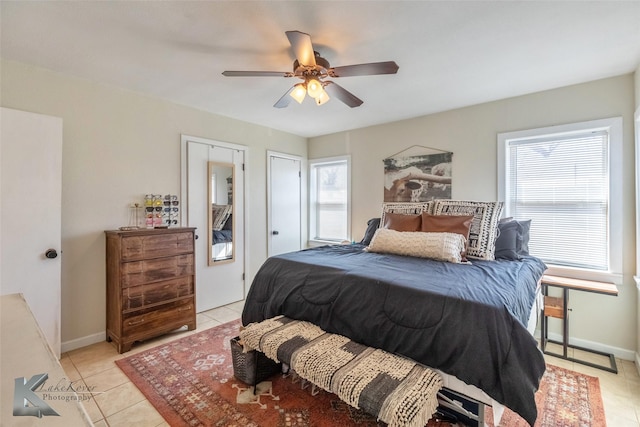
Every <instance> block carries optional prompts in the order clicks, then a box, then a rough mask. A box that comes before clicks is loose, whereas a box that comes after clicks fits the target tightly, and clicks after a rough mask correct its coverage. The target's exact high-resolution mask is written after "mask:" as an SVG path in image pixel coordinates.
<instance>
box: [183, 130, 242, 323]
mask: <svg viewBox="0 0 640 427" xmlns="http://www.w3.org/2000/svg"><path fill="white" fill-rule="evenodd" d="M238 147H239V148H242V149H238ZM244 148H245V147H243V146H236V145H235V144H227V143H222V142H217V141H212V140H207V139H203V138H195V137H186V136H183V156H185V159H186V162H183V169H184V170H183V173H182V176H183V186H182V187H183V196H182V199H183V201H182V203H183V206H184V205H185V204H186V208H187V209H186V212H185V217H186V218H184V217H183V220H184V219H186V223H184V224H183V225H188V226H189V227H196V228H197V230H196V235H197V236H198V238H197V240H196V311H197V312H198V313H199V312H202V311H206V310H210V309H212V308H215V307H220V306H223V305H226V304H230V303H232V302H236V301H240V300H243V299H244V296H245V286H244V285H245V283H244V282H245V280H244V272H245V234H244V224H245V220H244V217H245V215H244V201H245V192H244V156H245V152H244ZM210 161H211V162H223V163H233V164H234V165H235V171H234V177H233V186H234V193H235V194H234V212H233V213H232V215H233V224H234V230H233V245H234V249H233V250H234V259H233V261H232V262H227V261H225V262H219V263H218V262H216V263H214V265H209V259H208V257H209V247H208V245H209V238H208V236H207V233H211V232H212V229H211V227H210V226H209V209H210V207H209V206H208V205H209V198H208V188H209V187H208V184H209V174H208V165H209V162H210Z"/></svg>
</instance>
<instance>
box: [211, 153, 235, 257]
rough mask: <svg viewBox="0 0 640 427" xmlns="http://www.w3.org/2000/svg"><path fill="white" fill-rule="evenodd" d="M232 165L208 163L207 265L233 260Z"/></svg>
mask: <svg viewBox="0 0 640 427" xmlns="http://www.w3.org/2000/svg"><path fill="white" fill-rule="evenodd" d="M234 172H235V167H234V165H233V163H220V162H209V174H208V178H209V185H208V188H209V227H210V230H209V233H208V234H209V265H216V264H219V263H221V262H231V261H233V258H234V244H233V230H234V226H233V224H234V221H235V218H234V215H233V199H234V192H233V177H234Z"/></svg>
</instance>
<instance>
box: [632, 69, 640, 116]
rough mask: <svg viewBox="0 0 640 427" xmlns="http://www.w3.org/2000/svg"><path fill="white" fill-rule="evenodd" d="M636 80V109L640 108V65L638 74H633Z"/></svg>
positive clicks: (637, 70)
mask: <svg viewBox="0 0 640 427" xmlns="http://www.w3.org/2000/svg"><path fill="white" fill-rule="evenodd" d="M633 76H634V78H635V89H636V109H637V108H640V65H638V68H636V72H635V73H633Z"/></svg>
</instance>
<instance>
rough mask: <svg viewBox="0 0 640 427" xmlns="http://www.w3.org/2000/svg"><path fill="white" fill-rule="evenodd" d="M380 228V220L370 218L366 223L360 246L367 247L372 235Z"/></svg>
mask: <svg viewBox="0 0 640 427" xmlns="http://www.w3.org/2000/svg"><path fill="white" fill-rule="evenodd" d="M379 227H380V218H371V219H370V220H369V221H367V231H365V232H364V237H363V238H362V240H361V241H360V244H362V245H367V246H369V243H371V239H373V235H374V234H376V230H377V229H378V228H379Z"/></svg>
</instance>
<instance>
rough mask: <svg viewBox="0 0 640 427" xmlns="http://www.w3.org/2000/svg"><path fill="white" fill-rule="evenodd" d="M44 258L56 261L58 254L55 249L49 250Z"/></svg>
mask: <svg viewBox="0 0 640 427" xmlns="http://www.w3.org/2000/svg"><path fill="white" fill-rule="evenodd" d="M44 256H46V257H47V258H49V259H54V258H57V257H58V252H57V251H56V250H55V249H47V251H46V252H45V253H44Z"/></svg>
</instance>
